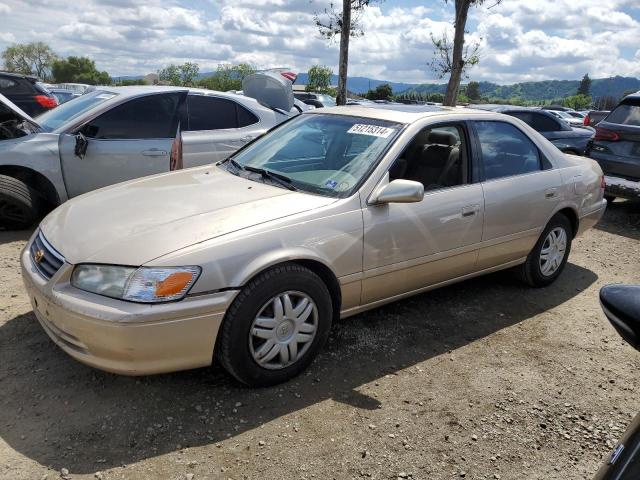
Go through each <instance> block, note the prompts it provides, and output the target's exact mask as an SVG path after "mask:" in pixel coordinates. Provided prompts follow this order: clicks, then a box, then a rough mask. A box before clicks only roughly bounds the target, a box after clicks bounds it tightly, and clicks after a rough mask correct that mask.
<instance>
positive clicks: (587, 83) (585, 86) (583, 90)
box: [576, 73, 591, 96]
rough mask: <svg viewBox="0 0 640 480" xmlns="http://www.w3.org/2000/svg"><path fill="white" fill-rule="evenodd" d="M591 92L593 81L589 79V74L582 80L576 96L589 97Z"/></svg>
mask: <svg viewBox="0 0 640 480" xmlns="http://www.w3.org/2000/svg"><path fill="white" fill-rule="evenodd" d="M590 90H591V79H590V78H589V74H588V73H585V74H584V77H582V80H580V85H579V86H578V91H577V92H576V95H584V96H588V95H589V91H590Z"/></svg>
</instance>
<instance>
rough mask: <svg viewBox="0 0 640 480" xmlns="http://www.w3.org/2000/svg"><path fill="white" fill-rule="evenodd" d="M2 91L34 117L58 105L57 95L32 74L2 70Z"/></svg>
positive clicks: (0, 90) (0, 81)
mask: <svg viewBox="0 0 640 480" xmlns="http://www.w3.org/2000/svg"><path fill="white" fill-rule="evenodd" d="M0 93H1V94H3V95H4V96H5V97H7V98H8V99H9V100H11V101H12V102H13V103H15V104H16V105H17V106H18V107H20V109H21V110H22V111H24V112H26V113H27V114H28V115H30V116H32V117H35V116H38V115H40V114H41V113H43V112H46V111H47V110H50V109H52V108H55V107H57V106H58V100H57V99H56V97H55V96H54V95H53V94H52V93H50V92H49V91H48V90H47V89H46V88H44V87H43V86H42V85H40V84H39V83H38V79H37V78H36V77H32V76H30V75H22V74H19V73H9V72H0Z"/></svg>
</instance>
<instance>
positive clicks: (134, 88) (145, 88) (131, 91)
mask: <svg viewBox="0 0 640 480" xmlns="http://www.w3.org/2000/svg"><path fill="white" fill-rule="evenodd" d="M94 91H100V92H108V93H116V94H117V95H118V96H117V97H114V98H113V99H111V100H109V102H111V103H117V102H120V101H121V100H122V99H123V98H128V97H136V96H139V95H144V94H145V93H161V92H184V91H188V92H189V93H190V94H198V95H215V96H217V97H224V98H229V99H235V100H236V101H239V102H240V103H243V102H244V103H246V102H255V103H256V104H257V105H259V102H258V101H257V100H256V99H254V98H251V97H247V96H246V95H239V94H236V93H228V92H219V91H217V90H207V89H205V88H192V87H173V86H169V85H127V86H124V87H110V86H96V88H95V90H94ZM257 105H256V106H257Z"/></svg>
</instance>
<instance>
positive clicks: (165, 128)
mask: <svg viewBox="0 0 640 480" xmlns="http://www.w3.org/2000/svg"><path fill="white" fill-rule="evenodd" d="M181 95H182V94H181V93H164V94H161V95H147V96H144V97H140V98H136V99H134V100H130V101H128V102H126V103H124V104H122V105H118V106H116V107H114V108H112V109H111V110H109V111H108V112H106V113H104V114H102V115H100V116H99V117H98V118H96V119H94V120H92V121H91V122H90V123H89V124H88V125H86V126H85V127H84V129H83V133H84V134H85V135H86V136H87V137H90V138H96V139H105V140H108V139H113V140H115V139H118V140H130V139H143V138H147V139H149V138H173V137H175V135H176V130H177V125H178V118H177V107H178V104H179V103H180V97H181Z"/></svg>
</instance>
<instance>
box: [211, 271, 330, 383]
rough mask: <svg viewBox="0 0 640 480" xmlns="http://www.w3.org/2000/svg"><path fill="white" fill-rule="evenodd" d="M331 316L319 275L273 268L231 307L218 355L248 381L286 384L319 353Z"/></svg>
mask: <svg viewBox="0 0 640 480" xmlns="http://www.w3.org/2000/svg"><path fill="white" fill-rule="evenodd" d="M332 315H333V309H332V303H331V297H330V294H329V290H328V289H327V286H326V285H325V284H324V282H323V281H322V280H321V279H320V277H318V276H317V275H316V274H315V273H313V272H312V271H311V270H309V269H307V268H305V267H303V266H301V265H297V264H284V265H281V266H278V267H275V268H272V269H270V270H267V271H265V272H263V273H261V274H260V275H258V276H257V277H256V278H255V279H253V280H252V281H251V282H249V283H248V284H247V285H246V286H245V287H244V288H243V289H242V291H241V292H240V293H239V294H238V296H237V297H236V299H235V300H234V302H233V304H232V305H231V307H229V310H228V311H227V314H226V316H225V319H224V323H223V325H222V327H221V329H220V332H219V334H218V341H217V343H216V356H217V358H218V359H219V360H220V362H221V363H222V365H223V366H224V367H225V369H226V370H227V371H228V372H229V373H231V374H232V375H233V376H234V377H236V378H237V379H238V380H240V381H241V382H243V383H246V384H247V385H250V386H269V385H275V384H278V383H281V382H285V381H287V380H289V379H291V378H293V377H295V376H296V375H298V374H299V373H300V372H302V371H303V370H304V369H305V368H307V366H309V364H310V363H311V362H312V361H313V359H314V358H315V357H316V355H317V354H318V352H319V350H320V348H321V347H322V345H323V344H324V343H325V341H326V339H327V337H328V336H329V329H330V328H331V320H332V318H331V317H332Z"/></svg>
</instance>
